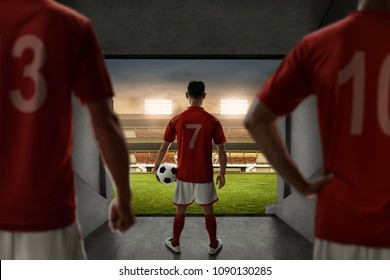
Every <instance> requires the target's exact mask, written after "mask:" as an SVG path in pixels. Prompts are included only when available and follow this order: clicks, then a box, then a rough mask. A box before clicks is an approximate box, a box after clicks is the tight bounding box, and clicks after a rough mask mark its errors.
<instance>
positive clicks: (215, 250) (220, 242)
mask: <svg viewBox="0 0 390 280" xmlns="http://www.w3.org/2000/svg"><path fill="white" fill-rule="evenodd" d="M217 242H218V243H217V247H216V248H214V247H211V246H209V254H210V255H215V254H216V253H218V251H219V250H221V248H222V240H221V239H219V238H217Z"/></svg>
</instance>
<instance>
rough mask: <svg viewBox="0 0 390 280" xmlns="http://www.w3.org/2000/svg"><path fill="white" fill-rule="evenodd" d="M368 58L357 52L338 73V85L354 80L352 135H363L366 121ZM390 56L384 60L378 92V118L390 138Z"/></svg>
mask: <svg viewBox="0 0 390 280" xmlns="http://www.w3.org/2000/svg"><path fill="white" fill-rule="evenodd" d="M365 67H366V56H365V53H364V52H362V51H357V52H355V54H354V56H353V57H352V59H351V61H350V62H349V64H348V65H347V66H346V67H345V68H344V69H342V70H340V71H339V73H338V85H339V86H341V85H343V84H345V83H346V82H348V81H349V80H350V79H352V80H353V88H352V91H353V93H352V94H353V97H352V99H353V100H352V121H351V134H352V135H362V133H363V119H364V97H365V96H364V95H365V91H364V89H365V85H366V83H365ZM389 83H390V54H389V55H388V56H387V57H386V58H385V59H384V61H383V63H382V66H381V69H380V72H379V82H378V92H377V117H378V122H379V125H380V127H381V129H382V131H383V133H385V134H386V135H387V136H390V113H389V94H390V93H389V89H390V86H389Z"/></svg>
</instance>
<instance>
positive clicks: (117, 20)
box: [59, 0, 356, 259]
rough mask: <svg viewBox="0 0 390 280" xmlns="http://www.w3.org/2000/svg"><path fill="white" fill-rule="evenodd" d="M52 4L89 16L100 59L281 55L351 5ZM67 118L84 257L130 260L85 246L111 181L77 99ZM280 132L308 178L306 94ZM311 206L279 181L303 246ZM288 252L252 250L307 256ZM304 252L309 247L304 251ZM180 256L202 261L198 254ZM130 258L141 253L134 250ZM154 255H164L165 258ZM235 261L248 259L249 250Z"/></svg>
mask: <svg viewBox="0 0 390 280" xmlns="http://www.w3.org/2000/svg"><path fill="white" fill-rule="evenodd" d="M59 2H61V3H63V4H64V5H67V6H70V7H72V8H74V9H76V10H78V11H80V12H81V13H83V14H85V15H86V16H88V17H89V18H90V19H91V21H92V23H93V25H94V27H95V28H96V31H97V34H98V37H99V40H100V42H101V47H102V49H103V53H104V55H105V57H106V58H107V59H115V58H126V59H194V58H195V59H196V58H200V59H204V58H210V59H221V58H223V59H255V60H259V59H260V60H261V59H281V58H283V56H284V55H285V54H286V53H287V52H288V51H289V50H290V49H291V48H292V47H293V46H294V45H295V44H296V43H297V42H298V41H299V40H300V38H301V37H302V36H304V35H305V34H307V33H309V32H312V31H314V30H316V29H318V28H321V27H323V26H326V25H328V24H330V23H332V22H334V21H336V20H338V19H340V18H342V17H344V16H345V15H346V14H347V13H348V12H349V11H351V10H353V9H354V8H355V5H356V1H354V0H317V1H312V0H291V1H283V0H274V1H253V0H241V1H234V0H198V1H180V0H165V1H158V0H149V1H128V0H116V1H94V0H61V1H59ZM259 86H260V84H259ZM74 118H75V121H74V124H75V125H74V130H75V133H74V135H75V140H74V153H73V160H74V165H75V175H76V183H77V198H78V215H79V219H80V223H81V226H82V230H83V233H84V235H85V236H87V238H86V240H87V241H88V238H89V237H90V236H91V239H90V241H89V242H90V243H88V242H86V245H87V246H86V248H87V253H88V254H89V257H90V258H106V259H108V258H131V256H129V255H123V254H122V255H121V253H117V254H115V253H113V254H112V255H98V254H99V252H101V251H96V250H97V249H93V248H91V247H98V246H97V245H96V246H95V245H94V244H92V243H93V242H97V243H99V242H100V241H101V240H99V239H96V238H95V239H94V236H96V230H97V229H100V226H101V225H102V224H104V223H106V221H107V209H108V205H109V201H110V200H111V199H112V185H111V182H110V179H109V176H108V175H107V174H106V171H105V169H104V166H103V164H102V162H101V160H100V158H99V154H98V152H97V149H96V146H95V144H94V140H93V137H92V136H91V131H90V129H89V123H88V122H89V121H88V117H87V114H86V112H85V111H84V110H83V108H82V107H81V106H80V105H79V104H77V102H74ZM280 129H281V132H282V135H283V137H284V138H285V141H286V143H287V146H288V148H289V151H290V153H291V155H292V157H293V158H294V160H295V161H296V162H297V163H298V165H299V167H300V168H301V170H302V171H303V173H304V175H305V176H306V177H315V176H318V174H321V172H322V161H321V152H320V139H319V133H318V127H317V117H316V106H315V100H314V99H308V100H306V101H305V102H304V103H303V104H301V105H300V107H299V109H298V110H296V111H295V112H294V113H293V114H292V115H291V116H288V117H287V118H286V119H285V120H283V122H282V123H281V125H280ZM130 148H131V145H130ZM315 203H316V202H315V200H305V199H302V198H301V197H300V196H298V195H297V194H296V193H295V192H294V191H293V190H292V189H291V188H290V187H289V186H288V185H287V184H286V183H285V182H284V181H283V180H282V179H281V178H278V182H277V205H276V208H275V215H276V217H277V218H278V220H280V222H281V223H283V224H284V225H288V226H287V227H291V228H292V229H294V230H293V232H294V234H295V233H297V234H298V235H300V236H303V238H304V239H305V240H307V241H308V242H309V244H310V242H312V241H313V222H314V212H315ZM145 219H146V221H143V220H142V221H139V228H141V229H142V228H143V226H144V222H145V223H147V222H148V221H149V219H150V217H148V218H145ZM252 219H261V217H254V218H252ZM168 223H170V222H168ZM244 223H245V227H246V226H247V224H248V223H249V222H248V221H247V220H245V221H244ZM250 223H252V222H250ZM278 223H279V222H278ZM274 226H275V225H274V224H273V225H271V227H274ZM141 229H140V230H141ZM149 230H150V229H149ZM94 234H95V235H94ZM129 234H131V233H129ZM274 234H276V235H277V234H278V233H274ZM279 234H281V235H282V236H281V239H284V240H287V242H288V243H289V244H287V245H286V248H290V249H291V246H294V244H293V243H294V241H293V240H290V241H288V240H289V237H288V236H283V234H284V233H283V232H281V233H279ZM164 237H165V236H162V238H164ZM105 238H106V239H107V240H109V241H110V242H114V244H116V246H114V247H116V248H117V249H118V247H120V246H119V245H118V244H119V243H120V242H121V241H120V239H113V238H114V237H111V236H110V237H105ZM133 238H134V237H133ZM258 238H261V236H259V237H258ZM161 240H163V239H161ZM254 242H255V241H254ZM255 243H256V242H255ZM88 250H89V252H88ZM118 250H119V249H118ZM297 250H299V248H297ZM226 251H228V249H227V248H226V250H225V251H224V252H223V253H222V254H221V256H220V258H223V257H224V255H223V254H225V253H227V252H226ZM266 251H267V250H266ZM287 251H288V250H287V249H286V250H284V251H283V249H282V251H281V252H279V254H276V253H272V252H271V253H270V255H269V256H268V257H267V256H265V255H260V256H259V255H256V254H254V255H253V258H255V259H256V258H283V259H287V258H310V257H311V256H310V255H305V256H297V255H289V253H287ZM307 252H310V248H309V250H307ZM268 253H269V252H268ZM94 254H95V255H94ZM187 257H188V258H198V259H201V258H202V257H200V256H199V255H189V256H187ZM134 258H139V259H142V258H143V257H142V256H141V255H139V254H138V255H135V256H134ZM145 258H147V257H146V256H145ZM149 258H153V256H152V257H150V256H149ZM156 258H171V257H170V256H169V255H166V256H165V257H164V256H159V257H156ZM184 258H186V256H184ZM225 258H229V256H225ZM232 258H234V255H232ZM236 258H237V256H236ZM241 258H251V257H250V256H249V255H248V256H246V257H244V256H242V257H241Z"/></svg>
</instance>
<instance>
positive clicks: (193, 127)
mask: <svg viewBox="0 0 390 280" xmlns="http://www.w3.org/2000/svg"><path fill="white" fill-rule="evenodd" d="M201 128H202V125H201V124H187V125H186V129H195V130H194V134H192V137H191V141H190V145H189V149H190V150H192V149H193V148H194V147H195V142H196V138H197V137H198V134H199V131H200V129H201Z"/></svg>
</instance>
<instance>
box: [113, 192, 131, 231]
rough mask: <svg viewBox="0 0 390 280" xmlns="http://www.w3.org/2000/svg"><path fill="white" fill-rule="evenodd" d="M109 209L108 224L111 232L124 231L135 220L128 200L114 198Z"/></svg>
mask: <svg viewBox="0 0 390 280" xmlns="http://www.w3.org/2000/svg"><path fill="white" fill-rule="evenodd" d="M109 211H110V212H109V217H110V222H109V226H110V229H111V231H113V232H118V233H124V232H126V231H127V230H128V229H129V228H130V227H131V226H132V225H134V224H135V222H136V221H135V216H134V215H133V211H132V209H131V207H130V204H129V202H120V201H119V200H118V199H114V200H113V201H112V202H111V205H110V210H109Z"/></svg>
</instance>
